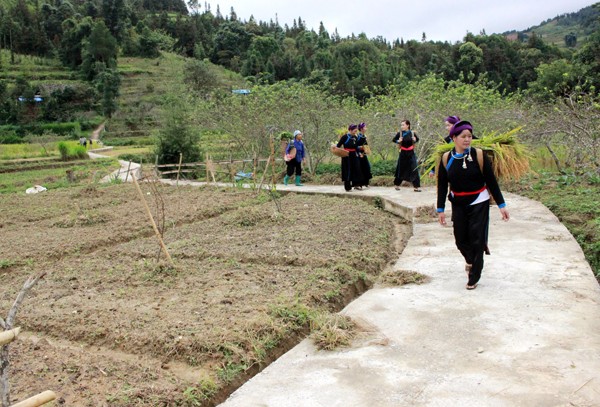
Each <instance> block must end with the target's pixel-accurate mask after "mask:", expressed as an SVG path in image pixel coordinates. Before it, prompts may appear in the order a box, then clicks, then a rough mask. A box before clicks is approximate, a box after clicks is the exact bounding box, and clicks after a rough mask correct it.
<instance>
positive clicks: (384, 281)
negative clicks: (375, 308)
mask: <svg viewBox="0 0 600 407" xmlns="http://www.w3.org/2000/svg"><path fill="white" fill-rule="evenodd" d="M378 282H379V283H380V284H381V285H383V286H386V287H397V286H402V285H406V284H425V283H428V282H429V277H428V276H426V275H424V274H421V273H417V272H416V271H410V270H394V271H387V272H385V273H382V274H381V276H380V277H379V281H378Z"/></svg>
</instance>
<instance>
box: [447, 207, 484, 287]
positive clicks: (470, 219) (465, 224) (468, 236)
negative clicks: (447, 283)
mask: <svg viewBox="0 0 600 407" xmlns="http://www.w3.org/2000/svg"><path fill="white" fill-rule="evenodd" d="M489 221H490V201H485V202H481V203H478V204H476V205H455V204H454V203H453V204H452V226H453V228H454V240H455V241H456V247H457V248H458V250H459V251H460V253H461V254H462V255H463V257H464V258H465V262H466V263H467V264H472V267H471V272H470V273H469V285H473V284H475V283H477V282H478V281H479V279H480V278H481V271H482V270H483V253H484V251H485V247H486V243H487V230H488V224H489Z"/></svg>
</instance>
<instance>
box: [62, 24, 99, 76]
mask: <svg viewBox="0 0 600 407" xmlns="http://www.w3.org/2000/svg"><path fill="white" fill-rule="evenodd" d="M93 25H94V22H93V20H92V18H91V17H84V18H83V19H82V20H81V21H77V20H76V19H69V20H67V21H65V22H63V30H64V34H63V36H62V39H61V42H60V48H59V50H58V54H59V56H60V60H61V62H62V64H63V65H64V66H66V67H68V68H71V69H77V68H78V67H79V66H80V65H81V62H82V61H83V57H82V52H83V46H84V45H83V42H84V40H85V39H87V38H88V37H89V36H90V34H91V32H92V26H93Z"/></svg>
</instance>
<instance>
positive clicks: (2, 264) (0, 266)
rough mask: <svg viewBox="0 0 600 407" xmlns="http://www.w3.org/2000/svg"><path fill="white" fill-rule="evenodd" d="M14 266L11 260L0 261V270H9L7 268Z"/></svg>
mask: <svg viewBox="0 0 600 407" xmlns="http://www.w3.org/2000/svg"><path fill="white" fill-rule="evenodd" d="M14 264H15V262H14V261H12V260H8V259H0V270H1V269H6V268H9V267H11V266H13V265H14Z"/></svg>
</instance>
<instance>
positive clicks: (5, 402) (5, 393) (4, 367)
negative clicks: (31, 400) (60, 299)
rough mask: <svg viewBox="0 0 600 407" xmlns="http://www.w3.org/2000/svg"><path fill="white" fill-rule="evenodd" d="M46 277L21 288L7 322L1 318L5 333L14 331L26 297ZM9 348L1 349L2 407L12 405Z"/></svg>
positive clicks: (0, 390) (32, 280)
mask: <svg viewBox="0 0 600 407" xmlns="http://www.w3.org/2000/svg"><path fill="white" fill-rule="evenodd" d="M45 275H46V273H42V274H40V275H38V276H31V277H29V278H28V279H27V281H26V282H25V284H23V288H21V291H20V292H19V294H18V295H17V298H16V299H15V302H14V303H13V305H12V307H11V308H10V310H9V311H8V315H7V317H6V320H4V319H2V317H0V327H2V329H4V330H5V331H9V330H11V329H13V327H14V323H15V318H16V316H17V311H18V310H19V307H20V306H21V303H22V302H23V300H24V299H25V296H26V295H27V293H28V292H29V290H30V289H31V287H33V286H34V285H36V283H37V282H38V281H39V280H40V279H41V278H43V277H44V276H45ZM8 347H9V344H6V345H3V346H2V349H0V397H1V398H2V407H9V405H10V384H9V381H8V366H9V365H10V362H9V358H8Z"/></svg>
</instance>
